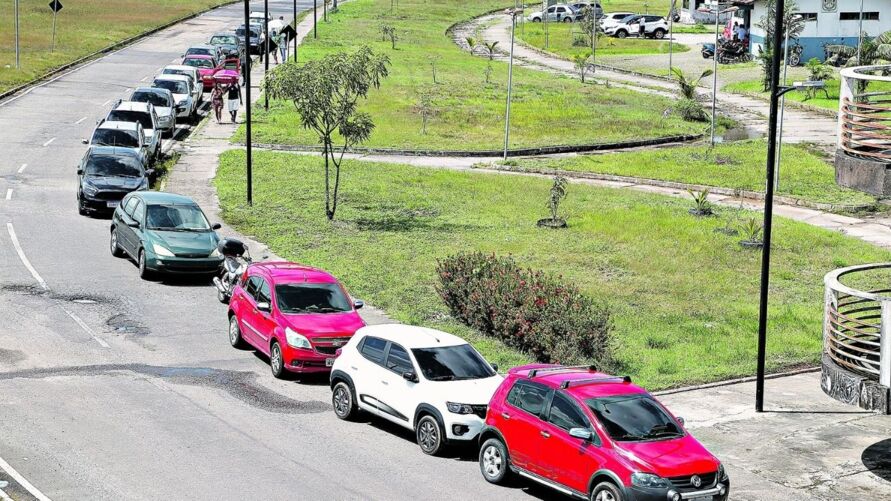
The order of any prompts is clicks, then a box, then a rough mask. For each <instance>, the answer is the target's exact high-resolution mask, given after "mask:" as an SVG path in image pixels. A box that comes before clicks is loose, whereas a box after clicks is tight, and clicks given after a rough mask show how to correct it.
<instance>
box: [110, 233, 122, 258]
mask: <svg viewBox="0 0 891 501" xmlns="http://www.w3.org/2000/svg"><path fill="white" fill-rule="evenodd" d="M108 247H109V248H110V249H111V255H112V256H114V257H122V256H123V255H124V251H123V249H121V246H120V245H119V244H118V230H117V229H115V228H112V229H111V237H109V239H108Z"/></svg>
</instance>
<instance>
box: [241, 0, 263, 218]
mask: <svg viewBox="0 0 891 501" xmlns="http://www.w3.org/2000/svg"><path fill="white" fill-rule="evenodd" d="M244 46H245V47H248V48H249V47H250V46H251V3H250V0H244ZM261 50H262V49H261ZM244 64H245V70H244V89H245V99H244V113H245V115H244V116H245V119H244V123H245V135H246V138H245V139H246V141H245V146H246V147H247V203H248V205H254V195H253V191H254V186H253V179H252V177H253V175H252V172H251V170H252V161H251V54H250V51H248V53H247V57H245V58H244Z"/></svg>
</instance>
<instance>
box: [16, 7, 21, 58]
mask: <svg viewBox="0 0 891 501" xmlns="http://www.w3.org/2000/svg"><path fill="white" fill-rule="evenodd" d="M19 66H20V65H19V0H15V69H19Z"/></svg>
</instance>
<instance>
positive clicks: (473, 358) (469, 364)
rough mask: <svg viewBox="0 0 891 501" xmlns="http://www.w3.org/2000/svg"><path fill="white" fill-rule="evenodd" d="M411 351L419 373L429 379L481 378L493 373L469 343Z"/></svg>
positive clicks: (490, 375)
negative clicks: (419, 369) (419, 370)
mask: <svg viewBox="0 0 891 501" xmlns="http://www.w3.org/2000/svg"><path fill="white" fill-rule="evenodd" d="M411 351H412V353H414V354H415V359H417V361H418V366H419V367H420V368H421V373H422V374H423V375H424V377H425V378H427V379H428V380H430V381H455V380H460V379H483V378H487V377H492V376H494V375H495V371H493V370H492V367H491V366H490V365H489V364H488V363H486V361H485V360H484V359H483V357H482V356H480V354H479V353H477V352H476V350H474V349H473V348H472V347H471V346H470V345H469V344H462V345H458V346H447V347H444V348H415V349H413V350H411Z"/></svg>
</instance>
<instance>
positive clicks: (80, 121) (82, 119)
mask: <svg viewBox="0 0 891 501" xmlns="http://www.w3.org/2000/svg"><path fill="white" fill-rule="evenodd" d="M86 119H87V117H83V118H81V119H80V120H78V121H77V122H74V125H78V124H81V123H83V121H84V120H86Z"/></svg>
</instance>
